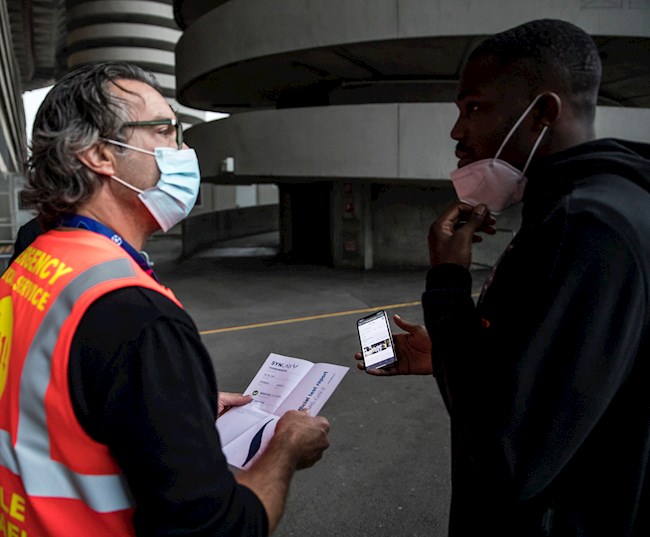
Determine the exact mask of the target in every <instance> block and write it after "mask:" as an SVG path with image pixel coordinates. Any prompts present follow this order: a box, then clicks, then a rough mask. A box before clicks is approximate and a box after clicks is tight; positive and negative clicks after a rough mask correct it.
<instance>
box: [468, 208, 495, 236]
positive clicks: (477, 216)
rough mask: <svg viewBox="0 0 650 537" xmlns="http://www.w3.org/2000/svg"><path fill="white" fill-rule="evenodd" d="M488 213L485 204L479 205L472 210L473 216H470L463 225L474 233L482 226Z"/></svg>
mask: <svg viewBox="0 0 650 537" xmlns="http://www.w3.org/2000/svg"><path fill="white" fill-rule="evenodd" d="M488 214H489V213H488V210H487V207H486V206H485V205H483V204H481V205H477V206H476V207H474V209H473V210H472V216H471V217H470V219H469V221H468V222H467V224H465V226H463V227H464V228H465V229H467V231H468V232H469V231H471V232H472V233H473V232H474V231H476V230H477V229H478V228H480V227H481V225H482V224H483V222H484V221H485V218H486V216H487V215H488Z"/></svg>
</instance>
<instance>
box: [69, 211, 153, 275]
mask: <svg viewBox="0 0 650 537" xmlns="http://www.w3.org/2000/svg"><path fill="white" fill-rule="evenodd" d="M61 225H62V226H64V227H76V228H79V229H87V230H88V231H94V232H95V233H99V234H100V235H104V236H105V237H108V238H109V239H111V240H112V241H113V242H114V243H115V244H117V245H118V246H121V247H122V249H123V250H124V251H125V252H126V253H127V254H129V255H130V256H131V258H132V259H133V261H135V262H136V263H137V264H138V265H139V267H140V268H141V269H142V270H144V271H145V272H146V273H147V274H149V276H151V277H152V278H153V279H154V280H156V281H158V278H156V275H155V274H154V272H153V269H152V268H151V267H150V266H149V263H147V261H146V259H145V258H144V256H143V255H142V254H141V253H140V252H138V251H137V250H136V249H135V248H134V247H133V246H131V245H130V244H129V243H128V242H126V241H125V240H124V239H123V238H122V237H121V236H120V235H119V234H117V233H115V231H113V230H112V229H111V228H109V227H108V226H105V225H104V224H102V223H101V222H98V221H97V220H93V219H92V218H88V217H87V216H79V215H78V214H74V215H71V216H67V217H66V218H65V219H64V220H63V222H61Z"/></svg>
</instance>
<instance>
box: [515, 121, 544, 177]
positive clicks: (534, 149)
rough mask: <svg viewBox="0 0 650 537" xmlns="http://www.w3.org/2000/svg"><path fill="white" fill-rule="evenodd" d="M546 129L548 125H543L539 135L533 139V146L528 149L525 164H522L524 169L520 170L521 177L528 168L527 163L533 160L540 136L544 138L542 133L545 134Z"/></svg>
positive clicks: (540, 139)
mask: <svg viewBox="0 0 650 537" xmlns="http://www.w3.org/2000/svg"><path fill="white" fill-rule="evenodd" d="M547 130H548V125H544V128H543V129H542V132H540V133H539V136H538V137H537V140H536V141H535V145H533V148H532V149H531V150H530V153H529V155H528V160H527V161H526V164H525V165H524V169H523V170H521V177H519V179H521V178H522V177H523V176H524V175H526V170H527V169H528V165H529V164H530V161H531V160H533V155H534V154H535V151H537V147H538V146H539V144H540V143H541V141H542V138H544V135H545V134H546V131H547Z"/></svg>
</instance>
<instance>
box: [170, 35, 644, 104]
mask: <svg viewBox="0 0 650 537" xmlns="http://www.w3.org/2000/svg"><path fill="white" fill-rule="evenodd" d="M484 37H485V36H451V37H450V36H445V37H425V38H413V39H399V40H385V41H376V42H367V43H353V44H345V45H341V46H329V47H324V48H315V49H307V50H299V51H293V52H288V53H282V54H275V55H270V56H264V57H260V58H255V59H250V60H247V61H241V62H237V63H234V64H231V65H226V66H223V67H220V68H215V69H214V70H212V71H210V72H207V73H205V74H204V75H202V76H200V77H198V78H196V79H194V80H192V81H189V82H188V83H186V84H184V85H182V86H181V87H179V88H178V92H179V100H180V101H181V102H184V103H186V104H188V106H195V107H199V108H202V109H206V110H215V111H223V112H235V111H239V110H246V109H253V108H275V107H293V106H320V105H327V104H361V103H382V102H449V101H453V99H454V94H455V87H456V84H457V81H458V77H459V74H460V70H461V68H462V65H463V63H464V61H465V59H466V57H467V55H468V53H469V52H470V51H471V50H472V49H473V48H474V47H475V46H476V45H477V44H478V43H479V42H480V41H481V40H482V39H484ZM595 41H596V43H597V44H598V47H599V49H600V51H601V56H602V59H603V82H602V85H601V91H600V104H603V105H613V106H616V105H621V106H627V107H644V108H650V39H647V38H632V37H611V36H608V37H598V36H596V37H595ZM180 83H181V84H182V81H181V82H180Z"/></svg>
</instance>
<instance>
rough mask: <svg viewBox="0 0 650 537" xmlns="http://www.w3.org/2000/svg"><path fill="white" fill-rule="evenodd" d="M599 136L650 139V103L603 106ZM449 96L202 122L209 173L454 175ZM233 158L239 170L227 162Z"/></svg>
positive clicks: (265, 177) (276, 177)
mask: <svg viewBox="0 0 650 537" xmlns="http://www.w3.org/2000/svg"><path fill="white" fill-rule="evenodd" d="M597 118H598V121H597V129H598V134H599V136H603V137H605V136H614V137H622V138H630V139H633V140H638V141H645V142H650V109H644V108H641V109H639V108H636V109H628V108H621V107H617V108H613V107H599V110H598V115H597ZM455 119H456V108H455V106H454V105H453V104H448V103H402V104H373V105H362V106H328V107H313V108H294V109H290V110H263V111H258V112H247V113H241V114H235V115H232V116H230V117H228V118H225V119H220V120H218V121H213V122H208V123H203V124H200V125H196V126H195V127H192V128H191V129H189V130H188V131H187V136H186V138H187V142H188V144H189V145H190V146H192V147H194V148H195V149H196V152H197V154H198V156H199V161H200V163H201V173H202V176H203V179H204V180H208V181H227V182H231V183H237V182H240V183H241V184H250V183H251V182H277V181H281V180H285V179H287V178H292V179H295V180H301V179H304V180H308V179H310V178H315V177H318V178H327V177H330V178H337V179H340V180H343V181H345V180H346V178H372V179H384V180H403V179H407V180H425V181H428V182H430V181H445V182H447V181H448V173H449V171H450V170H452V169H454V168H455V167H456V159H455V157H454V155H453V153H454V141H453V140H452V139H451V138H450V137H449V131H450V129H451V126H452V125H453V123H454V121H455ZM227 157H232V158H234V162H235V174H234V175H229V176H225V175H224V174H223V173H222V172H221V163H222V161H223V160H224V159H225V158H227Z"/></svg>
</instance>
